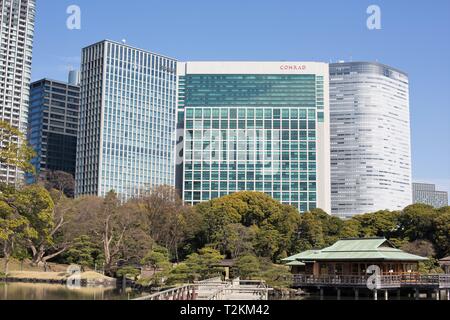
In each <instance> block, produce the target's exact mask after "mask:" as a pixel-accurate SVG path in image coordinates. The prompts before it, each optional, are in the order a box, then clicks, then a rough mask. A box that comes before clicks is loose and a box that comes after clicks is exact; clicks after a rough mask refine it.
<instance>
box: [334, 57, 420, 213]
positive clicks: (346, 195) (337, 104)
mask: <svg viewBox="0 0 450 320" xmlns="http://www.w3.org/2000/svg"><path fill="white" fill-rule="evenodd" d="M330 114H331V205H332V213H333V214H335V215H338V216H341V217H349V216H352V215H355V214H362V213H366V212H374V211H378V210H385V209H389V210H400V209H403V208H404V207H406V206H408V205H410V204H412V197H411V144H410V114H409V81H408V76H407V75H406V74H405V73H403V72H402V71H399V70H396V69H394V68H391V67H389V66H386V65H383V64H379V63H367V62H351V63H336V64H331V65H330Z"/></svg>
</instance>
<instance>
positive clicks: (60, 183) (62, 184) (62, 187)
mask: <svg viewBox="0 0 450 320" xmlns="http://www.w3.org/2000/svg"><path fill="white" fill-rule="evenodd" d="M42 183H43V184H44V186H45V188H46V189H47V190H48V191H51V190H57V191H58V192H59V193H60V196H62V195H65V196H66V197H69V198H73V197H74V192H75V179H74V177H73V176H72V175H71V174H70V173H67V172H64V171H48V172H45V175H44V177H43V178H42Z"/></svg>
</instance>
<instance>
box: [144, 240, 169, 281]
mask: <svg viewBox="0 0 450 320" xmlns="http://www.w3.org/2000/svg"><path fill="white" fill-rule="evenodd" d="M141 264H143V265H148V266H150V268H152V271H153V275H152V277H151V278H150V279H149V280H150V282H151V283H153V284H154V285H161V284H162V283H163V282H164V279H165V278H166V277H167V275H168V274H169V272H170V269H171V267H172V264H171V263H170V261H169V251H168V250H167V249H166V248H164V247H161V246H158V245H156V246H154V248H153V249H152V250H151V251H150V252H148V253H147V254H146V255H145V257H144V258H143V259H142V260H141Z"/></svg>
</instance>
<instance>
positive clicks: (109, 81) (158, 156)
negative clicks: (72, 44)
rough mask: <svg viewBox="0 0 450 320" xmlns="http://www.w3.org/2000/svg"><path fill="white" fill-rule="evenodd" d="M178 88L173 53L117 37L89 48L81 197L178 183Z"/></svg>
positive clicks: (124, 195)
mask: <svg viewBox="0 0 450 320" xmlns="http://www.w3.org/2000/svg"><path fill="white" fill-rule="evenodd" d="M176 91H177V75H176V61H175V60H174V59H171V58H167V57H164V56H161V55H158V54H154V53H151V52H147V51H144V50H140V49H136V48H133V47H130V46H128V45H125V44H120V43H115V42H112V41H103V42H100V43H97V44H94V45H91V46H89V47H87V48H84V49H83V55H82V66H81V110H80V130H79V133H78V147H77V164H76V166H77V168H76V194H77V195H78V196H79V195H85V194H90V195H99V196H104V195H105V194H106V193H108V192H109V191H111V190H114V191H116V192H117V193H118V194H119V196H120V197H121V199H122V200H127V199H129V198H132V197H136V196H139V195H140V194H142V193H143V192H146V191H148V190H149V189H151V188H152V187H155V186H158V185H174V184H175V160H174V150H175V129H176V99H177V96H176Z"/></svg>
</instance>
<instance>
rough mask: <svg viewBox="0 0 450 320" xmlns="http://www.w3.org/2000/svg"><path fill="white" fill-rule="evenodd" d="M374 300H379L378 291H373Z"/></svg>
mask: <svg viewBox="0 0 450 320" xmlns="http://www.w3.org/2000/svg"><path fill="white" fill-rule="evenodd" d="M373 300H378V291H377V290H373Z"/></svg>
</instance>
